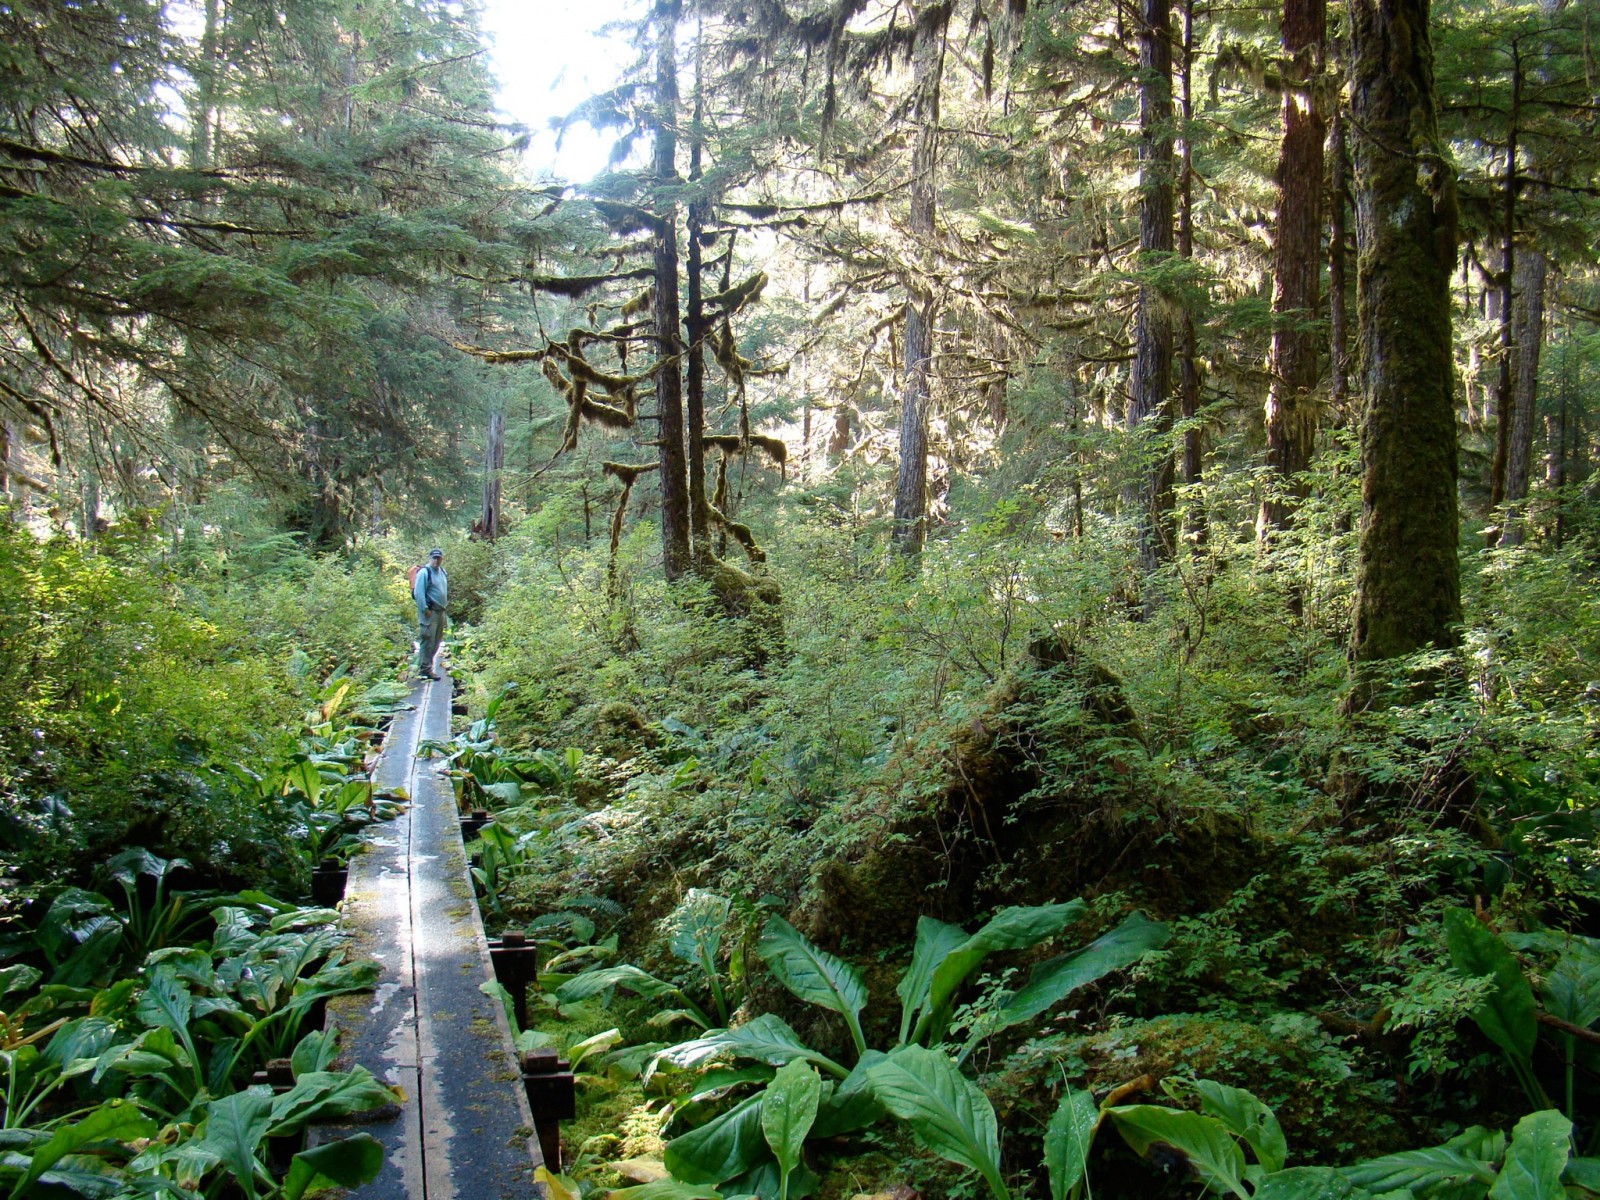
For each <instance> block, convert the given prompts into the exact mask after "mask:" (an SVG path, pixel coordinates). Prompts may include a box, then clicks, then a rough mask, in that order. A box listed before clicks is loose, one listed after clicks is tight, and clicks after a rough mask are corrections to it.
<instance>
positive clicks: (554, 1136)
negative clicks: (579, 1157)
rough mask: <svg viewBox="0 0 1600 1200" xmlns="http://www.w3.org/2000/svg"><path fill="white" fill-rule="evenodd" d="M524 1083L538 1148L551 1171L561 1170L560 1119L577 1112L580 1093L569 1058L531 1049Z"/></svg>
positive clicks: (526, 1055) (524, 1060)
mask: <svg viewBox="0 0 1600 1200" xmlns="http://www.w3.org/2000/svg"><path fill="white" fill-rule="evenodd" d="M522 1086H523V1087H524V1088H525V1089H527V1093H528V1107H529V1108H530V1109H532V1110H533V1127H534V1129H535V1130H536V1131H537V1132H538V1134H539V1149H540V1150H541V1151H543V1152H544V1161H545V1164H546V1165H547V1166H548V1167H549V1168H550V1169H551V1170H552V1171H559V1170H560V1169H561V1122H562V1121H570V1120H572V1119H573V1118H574V1117H576V1116H577V1115H578V1094H577V1089H576V1088H575V1087H574V1086H573V1082H572V1072H571V1070H569V1069H568V1064H567V1061H566V1060H565V1059H563V1058H561V1057H559V1056H558V1055H557V1054H556V1052H555V1051H554V1050H551V1049H548V1048H544V1049H539V1050H529V1051H527V1052H525V1053H524V1054H523V1056H522Z"/></svg>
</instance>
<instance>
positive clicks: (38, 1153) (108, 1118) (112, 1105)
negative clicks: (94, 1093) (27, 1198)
mask: <svg viewBox="0 0 1600 1200" xmlns="http://www.w3.org/2000/svg"><path fill="white" fill-rule="evenodd" d="M157 1129H158V1127H157V1125H156V1123H155V1122H154V1121H152V1120H151V1119H150V1118H149V1117H147V1116H145V1115H144V1113H142V1112H140V1111H139V1108H138V1106H137V1105H135V1104H130V1103H128V1102H127V1101H125V1100H110V1101H107V1102H106V1103H105V1104H102V1105H101V1106H100V1107H99V1108H97V1109H95V1110H94V1111H93V1112H91V1113H90V1114H89V1115H88V1116H86V1117H84V1118H83V1120H81V1121H74V1122H72V1123H71V1124H70V1125H62V1126H59V1127H58V1128H57V1129H56V1131H55V1132H54V1133H52V1134H51V1135H50V1138H49V1140H48V1141H46V1142H45V1143H44V1144H43V1145H42V1146H38V1147H36V1148H35V1149H34V1151H33V1154H32V1155H31V1156H30V1157H29V1160H28V1169H27V1171H25V1172H24V1173H23V1174H22V1176H21V1177H20V1178H19V1179H18V1180H17V1182H16V1185H15V1186H14V1187H13V1188H12V1189H11V1195H12V1198H13V1200H15V1198H16V1197H18V1196H21V1195H22V1194H23V1193H24V1192H26V1191H27V1190H28V1189H29V1188H31V1187H32V1186H33V1185H34V1184H35V1183H36V1182H37V1181H38V1180H39V1179H40V1177H41V1176H43V1175H44V1173H45V1172H46V1171H48V1170H50V1169H51V1168H52V1167H54V1166H55V1165H56V1164H57V1163H59V1162H60V1161H61V1160H62V1159H63V1158H65V1157H66V1156H67V1155H69V1154H74V1153H76V1152H77V1151H79V1150H82V1149H83V1148H84V1147H86V1146H89V1145H91V1144H93V1143H95V1142H103V1141H107V1140H114V1141H121V1142H131V1141H133V1140H134V1139H135V1138H149V1137H154V1136H155V1135H156V1133H157Z"/></svg>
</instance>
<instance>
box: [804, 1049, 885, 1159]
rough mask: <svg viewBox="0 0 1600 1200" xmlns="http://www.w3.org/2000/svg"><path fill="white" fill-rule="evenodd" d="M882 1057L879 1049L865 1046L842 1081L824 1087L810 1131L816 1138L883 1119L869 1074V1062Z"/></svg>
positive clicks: (879, 1059) (850, 1130)
mask: <svg viewBox="0 0 1600 1200" xmlns="http://www.w3.org/2000/svg"><path fill="white" fill-rule="evenodd" d="M882 1059H883V1051H882V1050H868V1051H867V1052H866V1053H865V1054H863V1055H862V1056H861V1059H860V1061H858V1062H857V1063H856V1065H855V1066H854V1067H852V1068H851V1070H850V1074H849V1075H848V1076H847V1077H846V1078H845V1079H844V1081H843V1082H841V1083H839V1084H829V1085H827V1086H825V1087H824V1089H823V1094H822V1104H821V1106H820V1107H819V1108H818V1110H817V1123H816V1124H815V1125H814V1126H812V1130H811V1131H812V1133H813V1134H815V1135H816V1136H817V1137H819V1138H824V1137H836V1136H837V1135H839V1134H841V1133H854V1132H855V1131H856V1130H858V1129H865V1128H866V1127H867V1126H869V1125H876V1124H877V1123H878V1122H879V1121H881V1120H882V1119H883V1105H882V1104H880V1103H878V1097H877V1096H876V1095H875V1094H874V1093H873V1090H872V1078H871V1071H872V1065H873V1064H874V1063H876V1062H879V1061H881V1060H882Z"/></svg>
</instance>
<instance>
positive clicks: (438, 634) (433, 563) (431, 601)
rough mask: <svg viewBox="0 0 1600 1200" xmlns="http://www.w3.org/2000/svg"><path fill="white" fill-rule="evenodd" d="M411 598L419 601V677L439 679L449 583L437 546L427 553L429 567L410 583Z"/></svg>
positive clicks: (442, 555) (442, 554)
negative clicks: (435, 662) (436, 667)
mask: <svg viewBox="0 0 1600 1200" xmlns="http://www.w3.org/2000/svg"><path fill="white" fill-rule="evenodd" d="M411 598H412V599H413V600H415V601H416V602H417V674H419V675H421V676H423V677H424V678H426V679H437V678H439V674H438V672H437V671H435V670H434V669H433V660H434V657H435V656H436V655H437V654H438V653H439V640H440V639H441V638H443V637H444V625H445V618H444V612H445V609H446V608H447V607H449V604H450V580H449V579H448V577H446V575H445V573H444V551H443V550H441V549H439V548H438V547H437V546H435V547H434V548H433V549H432V550H429V551H428V565H427V566H425V567H423V568H422V570H420V571H418V572H417V577H416V579H414V580H412V582H411Z"/></svg>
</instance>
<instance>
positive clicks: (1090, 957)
mask: <svg viewBox="0 0 1600 1200" xmlns="http://www.w3.org/2000/svg"><path fill="white" fill-rule="evenodd" d="M1170 936H1171V931H1170V930H1169V929H1168V928H1167V927H1166V926H1165V925H1163V924H1162V923H1161V922H1159V921H1151V920H1149V919H1148V918H1146V917H1145V915H1144V914H1143V913H1132V914H1131V915H1129V916H1128V917H1127V918H1126V919H1125V920H1123V922H1122V923H1121V924H1120V925H1118V926H1117V927H1116V928H1115V929H1113V930H1111V931H1110V932H1109V933H1104V934H1102V935H1101V936H1100V937H1098V938H1096V939H1095V940H1094V941H1092V942H1090V943H1089V944H1088V945H1087V946H1084V947H1082V948H1080V949H1078V950H1074V951H1072V952H1071V953H1070V954H1061V955H1058V956H1056V957H1055V958H1052V959H1048V960H1046V961H1045V962H1042V963H1040V964H1039V965H1038V966H1036V967H1034V969H1033V971H1032V972H1031V973H1030V974H1029V976H1028V982H1027V983H1026V984H1025V985H1024V986H1023V987H1022V988H1021V989H1020V990H1019V991H1017V992H1016V993H1014V994H1013V995H1011V996H1010V997H1008V998H1007V999H1006V1001H1005V1003H1004V1004H1002V1005H1001V1007H1000V1011H999V1012H997V1013H996V1014H995V1015H994V1016H993V1017H991V1018H990V1019H989V1020H987V1021H985V1022H983V1023H982V1024H981V1026H980V1028H979V1029H978V1031H976V1032H975V1033H974V1034H973V1038H972V1040H973V1041H974V1042H976V1041H978V1040H979V1039H980V1038H983V1037H988V1036H991V1035H993V1034H995V1033H998V1032H999V1031H1000V1030H1002V1029H1007V1028H1010V1027H1011V1026H1012V1025H1017V1024H1020V1023H1021V1022H1023V1021H1027V1020H1031V1019H1032V1018H1033V1017H1036V1016H1038V1015H1039V1014H1040V1013H1042V1012H1044V1011H1045V1010H1046V1009H1048V1008H1049V1007H1051V1006H1052V1005H1054V1004H1056V1003H1058V1002H1059V1001H1061V1000H1064V999H1066V997H1067V996H1068V995H1069V994H1070V993H1072V992H1073V991H1076V990H1077V989H1078V988H1080V987H1083V986H1085V985H1086V984H1090V983H1093V982H1094V981H1095V980H1097V979H1100V978H1101V977H1103V976H1105V975H1109V974H1110V973H1111V972H1112V971H1120V970H1122V969H1123V968H1124V967H1128V966H1131V965H1132V964H1133V963H1135V962H1137V961H1138V960H1139V958H1140V957H1141V956H1142V955H1144V954H1145V953H1147V952H1148V951H1151V950H1159V949H1160V948H1161V947H1162V946H1164V945H1166V944H1167V939H1168V937H1170Z"/></svg>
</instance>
